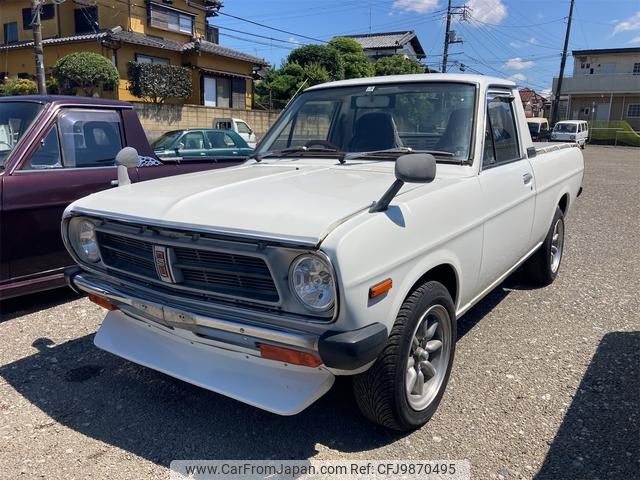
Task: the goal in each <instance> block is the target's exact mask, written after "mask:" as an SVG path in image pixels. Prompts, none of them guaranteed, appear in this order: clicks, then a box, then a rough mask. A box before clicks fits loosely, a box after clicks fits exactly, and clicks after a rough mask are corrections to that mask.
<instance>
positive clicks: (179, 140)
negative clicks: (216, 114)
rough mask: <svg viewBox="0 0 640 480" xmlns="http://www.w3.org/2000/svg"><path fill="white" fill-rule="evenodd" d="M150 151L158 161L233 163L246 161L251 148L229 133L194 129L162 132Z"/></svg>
mask: <svg viewBox="0 0 640 480" xmlns="http://www.w3.org/2000/svg"><path fill="white" fill-rule="evenodd" d="M153 151H154V152H155V154H156V155H157V156H158V157H160V158H173V157H180V158H186V159H195V158H198V159H203V158H207V159H215V160H218V161H226V160H231V161H236V160H238V159H240V158H241V159H246V158H247V157H248V156H249V155H251V154H252V153H253V148H250V147H249V145H247V142H245V141H244V140H243V139H242V137H240V135H238V134H237V133H235V132H233V131H230V130H217V129H212V128H197V129H187V130H173V131H171V132H167V133H165V134H164V135H162V136H161V137H160V138H158V139H157V140H156V141H155V142H153Z"/></svg>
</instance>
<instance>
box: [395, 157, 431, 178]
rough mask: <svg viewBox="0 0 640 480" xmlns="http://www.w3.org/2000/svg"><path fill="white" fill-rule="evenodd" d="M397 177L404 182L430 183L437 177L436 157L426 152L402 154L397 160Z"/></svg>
mask: <svg viewBox="0 0 640 480" xmlns="http://www.w3.org/2000/svg"><path fill="white" fill-rule="evenodd" d="M395 173H396V178H397V179H398V180H400V181H402V182H404V183H429V182H433V180H434V178H436V159H435V157H434V156H433V155H429V154H426V153H411V154H408V155H402V156H401V157H398V159H397V160H396V170H395Z"/></svg>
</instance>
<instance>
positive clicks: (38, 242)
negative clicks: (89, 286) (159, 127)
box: [0, 96, 239, 299]
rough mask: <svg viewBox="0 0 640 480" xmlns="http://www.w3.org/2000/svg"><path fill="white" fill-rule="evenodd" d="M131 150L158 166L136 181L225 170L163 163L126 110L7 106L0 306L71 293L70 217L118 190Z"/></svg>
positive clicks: (0, 106) (50, 99)
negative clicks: (120, 159) (53, 292)
mask: <svg viewBox="0 0 640 480" xmlns="http://www.w3.org/2000/svg"><path fill="white" fill-rule="evenodd" d="M124 146H131V147H135V148H136V149H137V150H138V152H139V153H140V155H142V156H147V157H149V158H151V160H152V161H151V162H145V164H147V165H149V164H155V165H156V166H147V167H140V168H132V169H130V176H131V178H132V179H133V180H134V181H142V180H148V179H153V178H158V177H166V176H170V175H177V174H179V173H188V172H193V171H198V170H205V169H211V168H219V167H220V166H223V165H220V164H216V163H215V162H212V161H198V162H190V161H187V160H179V161H173V162H164V163H163V162H159V161H158V160H157V159H156V158H155V156H154V154H153V150H152V149H151V147H150V146H149V143H148V142H147V139H146V136H145V133H144V131H143V129H142V126H141V125H140V121H139V120H138V117H137V115H136V113H135V111H134V110H133V109H132V107H131V105H129V104H126V103H123V102H117V101H110V100H101V99H95V98H82V97H62V96H60V97H57V96H21V97H3V98H0V231H1V232H2V235H0V299H4V298H9V297H13V296H17V295H22V294H25V293H31V292H35V291H39V290H46V289H49V288H55V287H60V286H64V285H65V283H64V275H63V270H64V268H65V267H67V266H70V265H72V264H73V261H72V260H71V258H70V257H69V255H68V254H67V251H66V250H65V248H64V245H63V244H62V239H61V237H60V219H61V218H62V213H63V212H64V209H65V208H66V207H67V205H69V204H70V203H71V202H72V201H74V200H76V199H78V198H80V197H84V196H86V195H88V194H90V193H92V192H97V191H99V190H104V189H110V188H112V187H114V186H116V184H117V174H116V167H115V163H114V159H115V156H116V154H117V153H118V151H119V150H120V149H121V148H122V147H124ZM238 163H239V162H238Z"/></svg>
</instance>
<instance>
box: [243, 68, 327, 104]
mask: <svg viewBox="0 0 640 480" xmlns="http://www.w3.org/2000/svg"><path fill="white" fill-rule="evenodd" d="M330 80H331V76H330V74H329V72H328V71H327V69H326V68H325V67H324V66H323V65H321V64H319V63H317V62H309V63H307V64H306V65H305V66H304V67H303V66H301V65H299V64H298V63H285V64H283V65H282V66H281V67H280V68H279V69H275V68H273V67H269V68H268V69H267V70H266V71H265V72H264V73H263V78H262V80H260V81H258V82H256V90H255V91H256V100H257V102H258V103H259V104H261V105H264V106H269V108H284V106H285V105H286V104H287V103H288V102H289V100H291V99H292V98H293V96H294V95H295V94H296V92H298V91H299V90H300V89H301V88H306V87H312V86H314V85H318V84H320V83H325V82H328V81H330Z"/></svg>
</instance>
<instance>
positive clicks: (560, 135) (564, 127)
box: [551, 120, 589, 149]
mask: <svg viewBox="0 0 640 480" xmlns="http://www.w3.org/2000/svg"><path fill="white" fill-rule="evenodd" d="M588 139H589V124H588V123H587V122H585V121H584V120H563V121H562V122H558V123H556V125H555V127H553V131H552V132H551V141H552V142H575V143H577V144H578V145H580V148H582V149H584V146H585V145H586V144H587V140H588Z"/></svg>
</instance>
